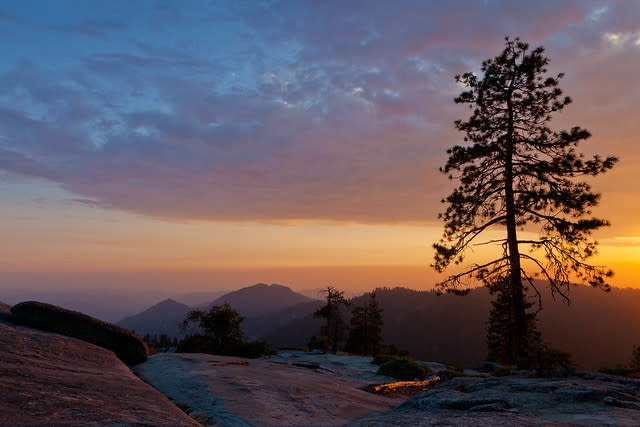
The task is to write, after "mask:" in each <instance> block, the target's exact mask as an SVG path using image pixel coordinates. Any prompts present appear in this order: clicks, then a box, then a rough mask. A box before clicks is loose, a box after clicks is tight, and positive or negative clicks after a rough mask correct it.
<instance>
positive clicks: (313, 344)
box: [309, 335, 329, 351]
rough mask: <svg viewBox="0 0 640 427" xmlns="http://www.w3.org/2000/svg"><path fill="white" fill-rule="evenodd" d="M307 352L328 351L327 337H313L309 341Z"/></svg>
mask: <svg viewBox="0 0 640 427" xmlns="http://www.w3.org/2000/svg"><path fill="white" fill-rule="evenodd" d="M309 350H323V351H327V350H329V337H326V336H321V337H316V336H315V335H314V336H312V337H311V339H310V340H309Z"/></svg>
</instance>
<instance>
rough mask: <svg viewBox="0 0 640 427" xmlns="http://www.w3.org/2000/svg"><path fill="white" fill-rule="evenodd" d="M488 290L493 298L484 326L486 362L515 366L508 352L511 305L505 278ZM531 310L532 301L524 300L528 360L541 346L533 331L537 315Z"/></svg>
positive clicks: (510, 335)
mask: <svg viewBox="0 0 640 427" xmlns="http://www.w3.org/2000/svg"><path fill="white" fill-rule="evenodd" d="M489 291H490V292H491V294H493V295H495V299H494V300H493V301H492V302H491V312H490V313H489V325H488V327H487V347H488V349H489V353H488V355H487V360H490V361H493V362H498V363H501V364H503V365H516V364H517V360H515V359H514V355H513V354H512V352H511V348H512V347H513V336H512V333H513V331H512V328H511V325H512V323H513V319H512V313H511V307H512V305H513V303H512V301H511V294H510V287H509V281H508V279H505V278H499V279H498V280H497V281H496V282H495V283H493V284H492V285H491V286H489ZM525 294H526V292H525ZM533 307H534V304H533V303H532V302H530V301H528V300H525V317H526V321H527V348H528V349H529V352H530V356H531V357H530V359H532V358H536V357H537V353H538V350H539V349H540V347H541V345H542V341H541V335H540V332H539V331H538V328H537V319H536V314H537V312H536V311H533ZM531 362H533V360H531Z"/></svg>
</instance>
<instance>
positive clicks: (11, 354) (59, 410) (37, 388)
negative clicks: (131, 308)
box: [0, 323, 200, 426]
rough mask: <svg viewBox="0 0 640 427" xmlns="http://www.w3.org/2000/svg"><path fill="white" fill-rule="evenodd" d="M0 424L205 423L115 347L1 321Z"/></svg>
mask: <svg viewBox="0 0 640 427" xmlns="http://www.w3.org/2000/svg"><path fill="white" fill-rule="evenodd" d="M0 425H10V426H15V425H100V426H115V425H117V426H130V425H158V426H168V425H171V426H199V425H200V424H198V423H197V422H195V421H194V420H193V419H191V418H190V417H188V416H187V415H186V414H185V413H184V412H182V411H181V410H180V409H178V408H177V407H176V406H175V405H173V404H172V403H171V402H170V401H169V400H168V399H167V398H166V397H165V396H163V395H162V394H161V393H160V392H158V391H156V390H155V389H154V388H152V387H151V386H149V385H148V384H145V383H144V382H142V381H141V380H140V379H138V378H137V377H136V376H135V375H133V373H132V372H131V371H130V370H129V368H127V366H125V365H124V364H123V363H122V362H121V361H120V360H118V358H116V357H115V356H114V354H113V353H112V352H111V351H108V350H106V349H104V348H101V347H98V346H95V345H92V344H89V343H86V342H84V341H81V340H78V339H75V338H70V337H65V336H61V335H56V334H51V333H47V332H41V331H35V330H32V329H29V328H25V327H21V326H14V325H9V324H6V323H0Z"/></svg>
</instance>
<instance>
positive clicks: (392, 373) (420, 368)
mask: <svg viewBox="0 0 640 427" xmlns="http://www.w3.org/2000/svg"><path fill="white" fill-rule="evenodd" d="M432 374H433V371H432V370H431V369H429V368H428V367H426V366H424V365H421V364H419V363H417V362H416V361H414V360H410V359H400V358H396V359H391V360H389V361H387V362H385V363H383V364H382V365H380V368H378V375H386V376H388V377H393V378H396V379H398V380H403V381H407V380H414V379H418V380H423V379H425V378H426V377H427V376H429V375H432Z"/></svg>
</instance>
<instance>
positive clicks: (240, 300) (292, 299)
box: [208, 283, 314, 318]
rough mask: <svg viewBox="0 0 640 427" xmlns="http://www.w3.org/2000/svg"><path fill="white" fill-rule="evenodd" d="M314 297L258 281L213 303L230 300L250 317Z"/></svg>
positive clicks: (281, 308) (230, 302) (309, 300)
mask: <svg viewBox="0 0 640 427" xmlns="http://www.w3.org/2000/svg"><path fill="white" fill-rule="evenodd" d="M312 301H314V300H313V299H311V298H309V297H306V296H304V295H302V294H299V293H296V292H294V291H292V290H291V289H290V288H288V287H286V286H282V285H277V284H272V285H266V284H264V283H258V284H256V285H253V286H249V287H246V288H242V289H238V290H237V291H233V292H229V293H228V294H225V295H223V296H221V297H220V298H218V299H216V300H215V301H214V302H213V303H211V304H209V305H208V306H209V307H210V306H212V305H221V304H224V303H226V302H228V303H229V304H230V305H231V307H233V308H235V309H236V310H237V311H238V312H239V313H240V314H241V315H243V316H245V317H247V318H249V317H258V316H264V315H266V314H269V313H275V312H278V311H280V310H283V309H285V308H287V307H291V306H294V305H298V304H302V303H307V302H312Z"/></svg>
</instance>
